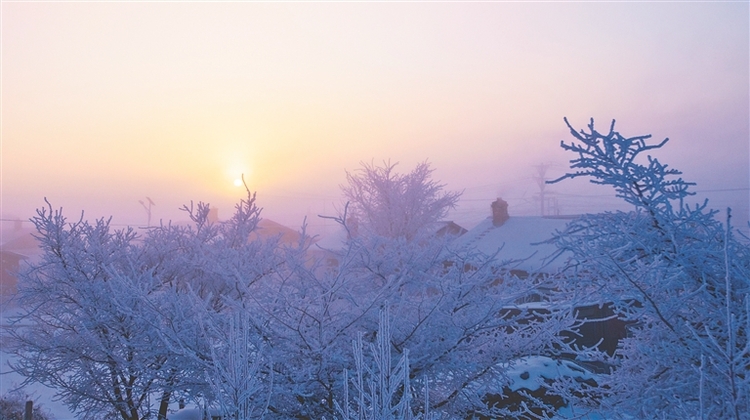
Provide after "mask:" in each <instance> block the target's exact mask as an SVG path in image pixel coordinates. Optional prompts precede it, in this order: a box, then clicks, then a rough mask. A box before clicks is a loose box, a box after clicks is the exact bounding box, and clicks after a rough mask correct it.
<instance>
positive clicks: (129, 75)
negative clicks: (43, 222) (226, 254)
mask: <svg viewBox="0 0 750 420" xmlns="http://www.w3.org/2000/svg"><path fill="white" fill-rule="evenodd" d="M0 7H2V35H3V36H2V66H3V68H2V75H3V78H2V105H3V106H2V198H3V199H2V217H3V218H9V217H23V218H26V217H28V216H29V215H30V214H31V212H32V211H33V209H34V208H35V207H38V206H40V205H42V204H43V201H42V199H43V197H45V196H46V197H49V198H50V199H51V200H52V201H53V202H54V204H55V205H62V206H65V207H66V208H71V209H72V210H74V211H75V210H77V209H81V208H82V209H86V210H87V211H89V212H93V213H94V214H95V215H98V216H106V215H110V214H114V215H116V217H118V218H119V220H122V221H123V222H125V223H142V220H143V214H142V213H143V211H142V208H141V207H140V205H139V204H138V200H139V199H142V198H143V197H145V196H150V197H153V198H154V201H155V202H157V203H158V204H159V205H158V206H157V207H155V208H154V212H155V213H154V214H155V216H154V217H155V218H165V219H168V218H174V217H181V216H182V215H181V213H179V212H177V211H176V209H177V208H179V207H180V206H181V205H182V204H185V203H186V202H189V200H205V201H211V202H212V203H217V205H218V206H220V207H221V208H227V211H226V212H223V213H224V214H226V213H227V212H228V211H229V208H231V206H232V203H234V202H236V201H237V200H238V199H239V198H242V196H243V194H244V188H237V185H236V184H237V183H236V180H237V179H238V178H240V176H241V175H242V174H244V176H245V181H246V183H247V185H248V187H249V188H250V189H251V190H253V191H258V192H259V193H258V196H259V201H260V200H263V202H260V203H259V204H260V205H261V206H263V207H265V208H266V210H265V214H266V215H267V216H268V217H271V218H273V219H278V220H280V221H285V222H287V223H289V224H292V223H298V222H300V221H301V219H302V218H303V217H305V216H309V217H315V216H316V215H317V214H321V213H327V214H330V213H331V212H332V211H333V208H334V204H337V203H338V202H339V201H340V194H339V190H338V187H339V184H341V183H343V182H344V181H345V171H347V170H349V171H351V170H354V169H356V168H357V167H358V166H359V162H361V161H366V162H370V161H374V162H380V161H383V160H389V159H390V160H392V161H398V162H401V163H402V166H401V168H402V169H403V170H408V169H410V168H411V167H412V166H413V165H414V164H415V163H416V162H420V161H423V160H425V159H429V160H430V161H431V162H432V164H433V167H434V168H435V169H436V172H435V176H436V178H437V179H439V180H441V181H442V182H444V183H445V184H447V188H449V189H452V190H465V193H464V197H465V198H466V199H467V200H466V201H465V203H466V204H465V206H464V207H462V209H463V210H462V209H459V210H457V212H456V213H455V215H454V216H453V217H455V218H457V219H458V220H463V219H465V220H467V221H471V220H474V219H476V218H477V217H483V216H481V215H482V214H483V213H482V212H484V207H486V206H485V205H484V203H483V202H482V201H481V200H484V199H487V200H490V199H493V198H494V197H493V196H495V195H498V194H500V193H502V194H503V195H505V196H506V197H509V198H510V200H511V204H512V206H514V207H512V208H513V209H516V211H517V212H520V213H523V212H533V211H536V210H535V209H536V208H537V206H535V205H534V204H533V202H532V201H533V198H532V197H533V195H534V193H535V190H534V188H535V187H534V183H533V180H532V179H531V176H532V173H533V165H536V164H538V163H540V162H553V163H554V165H556V166H554V167H553V171H556V172H555V173H553V174H552V175H553V176H559V175H560V173H561V172H562V171H563V170H564V168H565V165H566V164H567V160H568V159H569V157H567V156H565V155H564V154H562V153H561V152H560V151H559V147H558V144H559V141H560V140H561V139H567V138H568V137H567V136H568V135H569V134H568V132H567V129H566V127H565V126H564V124H563V122H562V118H563V117H564V116H567V117H568V118H569V119H570V121H571V122H572V123H574V124H575V125H576V126H577V127H580V128H583V127H584V126H585V124H586V123H587V122H588V119H589V118H590V117H594V118H595V119H596V120H597V121H598V124H600V126H602V127H606V126H608V124H609V121H610V120H611V119H612V118H617V121H618V123H617V124H618V125H617V128H618V129H620V130H622V132H623V133H624V134H630V135H640V134H647V133H652V134H653V135H654V137H655V138H659V137H667V136H669V137H671V138H672V139H673V141H672V142H671V143H670V148H669V149H668V150H665V151H664V153H665V154H666V157H665V158H664V159H663V160H664V161H667V162H670V163H672V166H674V167H677V168H679V169H681V170H683V172H685V178H686V179H690V180H696V181H698V182H699V184H700V185H702V186H704V188H705V189H711V188H714V189H716V188H719V187H724V188H735V187H738V188H745V187H747V186H748V183H750V181H748V177H750V175H748V171H749V169H748V166H749V165H750V164H749V161H750V158H749V157H748V155H749V154H750V151H749V150H748V149H749V148H750V146H748V142H747V137H748V135H750V134H748V119H749V117H748V114H749V113H750V110H749V108H750V105H748V102H749V100H748V91H749V90H750V86H749V85H750V83H749V82H748V78H747V74H748V71H750V70H749V69H748V67H750V65H749V64H748V62H749V61H750V59H749V58H748V56H749V53H748V50H749V49H750V47H749V44H750V42H749V41H748V33H749V31H748V20H747V16H748V4H747V3H720V4H709V3H630V4H627V3H469V4H461V3H434V4H429V3H280V4H274V3H158V2H157V3H109V2H108V3H54V2H53V3H23V2H19V3H3V4H2V5H1V6H0ZM623 27H626V28H628V30H626V31H623V30H620V29H617V28H623ZM717 145H720V146H717ZM706 156H711V159H712V162H711V163H710V165H714V166H715V165H717V164H719V162H720V165H721V166H722V167H723V168H727V169H726V171H728V172H729V173H728V176H727V175H726V174H725V175H724V176H719V175H717V174H715V173H714V171H712V170H711V169H710V167H709V166H707V164H706V162H705V161H703V160H704V159H705V158H706ZM557 188H559V191H561V193H563V194H568V196H570V197H574V196H575V194H574V192H572V191H568V192H565V191H564V188H565V187H564V186H560V187H557ZM741 194H742V193H740V195H741ZM745 194H746V193H745ZM572 199H574V198H571V200H572ZM743 199H744V204H742V205H744V206H745V207H744V211H745V213H747V206H748V200H747V199H746V198H743V197H740V199H739V201H740V202H741V201H742V200H743ZM732 200H734V201H732V203H734V202H736V201H737V200H735V199H734V198H733V199H732ZM488 202H489V201H488ZM473 203H475V204H473ZM727 203H729V202H727ZM719 205H724V203H723V202H720V203H719ZM733 205H734V206H736V205H735V204H733ZM471 206H476V208H477V209H478V210H476V211H475V210H468V209H469V208H471V209H473V208H474V207H471ZM571 206H572V204H571ZM569 208H571V209H572V208H574V207H569ZM576 211H578V210H576ZM741 211H742V209H741V210H740V212H741ZM462 212H463V213H462ZM517 214H518V213H517ZM462 218H463V219H462Z"/></svg>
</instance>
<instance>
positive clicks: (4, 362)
mask: <svg viewBox="0 0 750 420" xmlns="http://www.w3.org/2000/svg"><path fill="white" fill-rule="evenodd" d="M13 312H14V309H13V308H8V309H6V308H3V311H1V312H0V325H2V327H3V328H6V327H7V326H8V317H9V316H12V315H13ZM4 344H5V343H3V342H1V341H0V395H5V394H7V393H8V392H10V391H12V390H14V389H16V388H18V386H19V385H20V384H21V383H22V382H23V379H24V378H23V377H22V376H21V375H19V374H17V373H15V372H12V371H11V370H10V367H9V366H8V362H9V361H12V360H13V356H12V355H9V354H8V353H6V352H5V350H6V349H5V348H4V347H5V346H4ZM23 393H24V394H27V395H28V396H29V397H30V399H31V400H32V401H34V405H35V406H41V407H42V408H44V409H45V410H47V411H48V412H50V413H51V414H53V415H54V416H55V418H56V419H57V420H76V417H75V416H74V415H73V414H72V413H71V412H70V410H68V409H67V408H66V407H65V405H64V404H63V403H62V402H60V401H55V399H54V395H55V390H53V389H51V388H48V387H46V386H43V385H40V384H31V385H27V386H26V387H24V389H23Z"/></svg>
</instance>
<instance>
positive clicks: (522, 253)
mask: <svg viewBox="0 0 750 420" xmlns="http://www.w3.org/2000/svg"><path fill="white" fill-rule="evenodd" d="M569 221H570V218H547V217H538V216H537V217H518V216H513V217H510V218H509V219H508V220H507V221H505V223H503V224H502V225H500V226H495V225H493V224H492V218H490V217H488V218H487V219H485V220H483V221H482V222H480V223H479V224H478V225H477V226H475V227H474V228H473V229H471V230H469V231H468V232H467V233H465V234H464V235H462V236H460V237H459V238H457V239H456V241H455V242H454V246H455V247H458V248H459V249H469V248H474V249H476V250H477V251H480V252H482V253H484V254H487V255H492V254H494V253H495V252H497V251H498V250H500V252H499V253H498V254H497V258H498V259H499V260H522V261H519V262H517V263H514V264H512V265H511V267H510V268H512V269H518V270H524V271H527V272H551V271H555V270H557V269H559V268H561V267H562V266H563V263H564V262H565V259H566V258H565V255H560V256H558V257H557V258H552V257H554V256H556V255H557V254H558V250H557V247H555V245H554V244H550V243H542V242H544V241H547V240H548V239H551V238H552V235H553V234H554V233H555V231H558V230H559V231H562V230H563V229H565V225H567V223H568V222H569Z"/></svg>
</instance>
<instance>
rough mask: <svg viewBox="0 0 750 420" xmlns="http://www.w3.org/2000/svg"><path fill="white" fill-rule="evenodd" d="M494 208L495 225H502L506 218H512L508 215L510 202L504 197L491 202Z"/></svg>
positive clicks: (491, 206)
mask: <svg viewBox="0 0 750 420" xmlns="http://www.w3.org/2000/svg"><path fill="white" fill-rule="evenodd" d="M490 208H491V209H492V224H493V225H494V226H502V225H503V223H505V221H506V220H508V219H510V216H509V215H508V202H507V201H505V200H503V199H502V198H498V199H497V200H495V201H493V202H492V204H490Z"/></svg>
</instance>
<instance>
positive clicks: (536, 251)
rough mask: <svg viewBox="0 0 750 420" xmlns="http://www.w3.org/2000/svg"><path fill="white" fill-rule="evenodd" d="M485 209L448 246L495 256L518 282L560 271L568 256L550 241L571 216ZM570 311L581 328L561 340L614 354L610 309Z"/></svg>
mask: <svg viewBox="0 0 750 420" xmlns="http://www.w3.org/2000/svg"><path fill="white" fill-rule="evenodd" d="M490 209H491V214H490V216H489V217H488V218H487V219H485V220H483V221H481V222H480V223H479V224H478V225H477V226H475V227H474V228H472V229H470V230H469V231H468V232H467V233H466V234H464V235H462V236H461V237H459V238H457V239H456V241H455V242H454V246H457V247H461V248H464V249H474V250H477V251H480V252H482V253H483V254H485V255H493V254H495V253H497V259H498V260H499V261H506V262H508V271H509V273H510V274H512V275H516V276H518V277H520V278H530V279H533V278H534V277H535V276H548V275H554V274H555V273H556V272H558V271H559V270H561V269H563V268H564V267H565V264H566V261H567V259H568V257H569V256H570V254H568V253H565V252H561V251H560V250H559V249H558V248H557V247H556V246H555V244H554V243H552V242H551V239H552V237H553V235H554V234H555V233H556V232H562V231H564V230H565V227H566V225H567V224H568V222H570V221H571V220H573V219H575V218H576V217H577V216H545V217H541V216H531V217H515V216H514V217H511V216H510V214H509V213H508V203H507V202H505V201H504V200H502V199H501V198H498V199H497V200H495V201H494V202H492V204H491V205H490ZM538 298H539V296H536V297H535V296H530V297H529V301H527V302H519V308H520V307H526V308H529V307H533V308H535V310H538V311H544V310H545V304H544V302H537V303H536V304H534V301H536V300H538ZM508 310H514V308H508ZM575 310H576V316H577V318H578V319H580V320H584V321H585V322H583V323H582V325H581V326H580V327H579V328H578V329H577V333H578V334H565V335H564V336H566V337H567V338H568V339H570V340H571V341H573V342H574V343H575V344H577V345H585V346H589V347H590V346H594V345H597V343H599V345H598V348H599V349H600V350H602V351H606V352H608V353H610V354H612V353H614V351H615V349H616V348H617V345H618V343H619V340H620V339H622V338H624V337H625V336H626V333H627V331H626V329H627V324H626V323H625V322H624V321H622V320H620V319H617V317H616V316H615V313H614V311H613V309H612V307H611V305H610V303H609V302H589V303H587V304H586V305H582V306H577V307H575Z"/></svg>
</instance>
